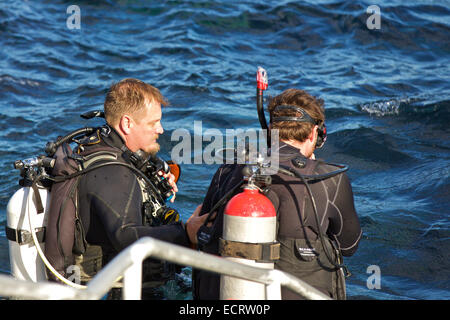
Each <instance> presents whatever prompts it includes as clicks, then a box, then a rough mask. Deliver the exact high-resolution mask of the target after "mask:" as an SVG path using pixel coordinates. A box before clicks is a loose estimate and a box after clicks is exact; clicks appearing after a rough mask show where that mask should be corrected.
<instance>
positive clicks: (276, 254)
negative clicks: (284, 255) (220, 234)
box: [219, 238, 280, 262]
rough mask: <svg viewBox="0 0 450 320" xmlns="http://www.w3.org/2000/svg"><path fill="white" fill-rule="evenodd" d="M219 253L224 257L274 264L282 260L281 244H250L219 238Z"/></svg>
mask: <svg viewBox="0 0 450 320" xmlns="http://www.w3.org/2000/svg"><path fill="white" fill-rule="evenodd" d="M219 253H220V254H221V255H222V256H224V257H235V258H242V259H248V260H256V262H274V261H276V260H278V259H280V243H279V242H268V243H249V242H239V241H231V240H225V239H222V238H219Z"/></svg>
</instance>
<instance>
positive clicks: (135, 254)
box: [0, 237, 330, 300]
mask: <svg viewBox="0 0 450 320" xmlns="http://www.w3.org/2000/svg"><path fill="white" fill-rule="evenodd" d="M150 256H151V257H153V258H158V259H161V260H166V261H169V262H173V263H176V264H180V265H185V266H191V267H193V268H196V269H202V270H206V271H210V272H215V273H219V274H223V275H227V276H231V277H236V278H240V279H244V280H249V281H254V282H258V283H262V284H264V285H265V287H266V297H267V299H268V300H277V299H281V286H285V287H287V288H289V289H291V290H292V291H294V292H296V293H298V294H300V295H302V296H303V297H305V298H307V299H311V300H329V299H330V298H329V297H328V296H326V295H325V294H323V293H322V292H320V291H318V290H317V289H315V288H313V287H312V286H310V285H308V284H307V283H305V282H304V281H302V280H300V279H298V278H296V277H294V276H292V275H290V274H288V273H286V272H282V271H280V270H276V269H262V268H258V267H253V266H249V265H245V264H241V263H238V262H234V261H230V260H228V259H224V258H221V257H218V256H215V255H211V254H207V253H203V252H199V251H196V250H192V249H188V248H185V247H182V246H179V245H175V244H171V243H168V242H164V241H160V240H156V239H153V238H149V237H145V238H142V239H140V240H138V241H136V242H135V243H134V244H132V245H131V246H129V247H128V248H126V249H125V250H123V251H122V252H121V253H120V254H118V255H117V256H116V257H115V258H114V259H113V260H112V261H111V262H110V263H108V264H107V265H106V266H105V267H104V268H103V269H102V270H101V271H100V272H99V273H98V274H97V275H96V276H95V277H94V278H93V279H92V280H91V281H90V282H89V283H88V285H87V287H86V289H76V288H72V287H69V286H67V285H63V284H58V283H51V282H37V283H35V282H30V281H23V280H16V279H14V278H12V277H10V276H6V275H0V296H3V297H16V298H24V299H39V300H44V299H45V300H47V299H52V300H53V299H58V300H59V299H81V300H92V299H101V298H102V297H104V296H105V294H107V293H108V291H109V290H110V289H111V287H112V285H113V283H114V282H115V280H116V279H117V278H118V277H120V276H123V291H122V295H123V299H125V300H138V299H140V298H141V283H142V262H143V261H144V259H146V258H148V257H150Z"/></svg>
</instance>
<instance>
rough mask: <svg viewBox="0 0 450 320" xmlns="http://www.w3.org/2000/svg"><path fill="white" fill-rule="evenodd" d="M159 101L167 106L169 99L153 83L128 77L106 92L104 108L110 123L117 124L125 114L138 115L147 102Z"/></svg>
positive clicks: (107, 120)
mask: <svg viewBox="0 0 450 320" xmlns="http://www.w3.org/2000/svg"><path fill="white" fill-rule="evenodd" d="M154 101H156V102H158V103H160V104H162V105H165V106H167V105H168V104H169V101H168V100H167V99H166V98H165V97H164V96H163V95H162V94H161V92H159V90H158V89H157V88H155V87H153V86H152V85H150V84H148V83H145V82H143V81H141V80H138V79H133V78H128V79H123V80H121V81H119V82H117V83H114V84H113V85H112V86H111V87H110V88H109V90H108V93H107V94H106V98H105V103H104V110H105V119H106V122H107V123H108V124H109V125H112V126H115V125H117V124H118V123H119V121H120V118H121V117H122V116H123V115H124V114H130V115H132V116H136V118H137V117H138V115H139V113H140V112H141V111H143V110H144V108H145V105H146V103H151V102H154Z"/></svg>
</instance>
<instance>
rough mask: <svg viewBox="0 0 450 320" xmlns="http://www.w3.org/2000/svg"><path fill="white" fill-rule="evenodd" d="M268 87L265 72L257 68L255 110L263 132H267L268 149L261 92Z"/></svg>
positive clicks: (268, 134)
mask: <svg viewBox="0 0 450 320" xmlns="http://www.w3.org/2000/svg"><path fill="white" fill-rule="evenodd" d="M268 86H269V81H268V77H267V71H266V70H265V69H264V68H262V67H258V71H257V72H256V109H257V110H258V119H259V123H260V124H261V128H262V129H263V130H267V147H268V148H270V130H269V127H268V126H267V121H266V116H265V115H264V103H263V92H264V90H266V89H267V87H268Z"/></svg>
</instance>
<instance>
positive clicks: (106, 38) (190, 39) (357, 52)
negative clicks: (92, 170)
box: [0, 0, 450, 299]
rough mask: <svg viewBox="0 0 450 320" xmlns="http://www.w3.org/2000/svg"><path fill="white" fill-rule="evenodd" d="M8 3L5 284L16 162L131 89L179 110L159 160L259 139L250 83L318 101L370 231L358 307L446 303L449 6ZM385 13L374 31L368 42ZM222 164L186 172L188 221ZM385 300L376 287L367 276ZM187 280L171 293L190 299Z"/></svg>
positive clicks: (1, 259)
mask: <svg viewBox="0 0 450 320" xmlns="http://www.w3.org/2000/svg"><path fill="white" fill-rule="evenodd" d="M73 4H74V3H73V2H72V1H13V0H8V1H2V2H0V48H1V49H0V126H1V128H2V131H1V132H0V169H1V170H0V224H1V231H0V271H1V272H3V273H8V272H9V257H8V250H7V240H6V238H5V233H4V231H3V226H4V225H5V221H6V214H5V211H6V205H7V203H8V199H9V198H10V197H11V195H12V194H13V193H14V192H15V191H16V190H17V189H18V188H19V186H18V179H19V172H18V171H16V170H14V169H13V167H12V163H13V162H14V161H15V160H18V159H24V158H28V157H32V156H35V155H39V154H42V153H43V150H44V146H45V144H46V142H47V141H49V140H53V139H55V138H56V137H57V136H58V135H63V134H64V133H66V132H68V131H70V130H73V129H76V128H79V127H84V126H89V125H99V124H101V122H100V121H98V120H91V121H90V122H89V121H87V120H83V119H81V118H80V116H79V115H80V114H81V113H83V112H86V111H90V110H94V109H101V108H102V105H103V101H104V97H105V93H106V91H107V89H108V87H109V86H110V85H111V84H112V83H113V82H116V81H119V80H121V79H123V78H127V77H133V78H138V79H141V80H143V81H146V82H148V83H151V84H153V85H154V86H156V87H158V88H159V89H160V90H161V91H162V93H163V94H164V95H165V96H166V97H167V98H168V99H169V100H170V102H171V105H170V106H169V107H166V108H165V109H164V111H163V126H164V129H165V134H164V136H163V137H161V138H160V143H161V147H162V148H161V155H162V156H163V157H165V158H166V159H167V158H169V157H170V152H171V150H172V148H173V147H174V145H175V144H176V143H177V141H172V140H171V134H172V133H173V132H174V130H176V129H178V128H185V129H187V130H188V131H189V132H192V133H193V128H194V121H199V120H201V121H202V127H203V130H207V129H210V128H217V129H219V130H221V131H222V132H225V130H226V129H237V128H243V129H250V128H254V129H257V128H259V123H258V119H257V114H256V106H255V92H256V90H255V74H256V68H257V66H259V65H260V66H263V67H264V68H265V69H266V70H267V72H268V74H269V89H268V91H267V93H266V97H265V98H266V99H265V102H266V103H267V96H268V95H271V96H274V95H277V94H279V93H280V92H282V91H283V90H285V89H287V88H293V87H295V88H301V89H304V90H307V91H308V92H310V93H311V94H313V95H316V96H319V97H321V98H322V99H324V100H325V108H326V117H327V127H328V132H329V135H328V140H327V143H326V145H325V147H324V148H323V149H321V150H320V151H319V152H318V153H317V155H318V156H319V157H321V158H324V159H326V160H329V161H334V162H340V163H346V164H348V165H349V166H350V170H349V172H348V174H349V176H350V178H351V181H352V185H353V190H354V195H355V205H356V209H357V211H358V215H359V217H360V221H361V225H362V228H363V231H364V234H363V238H362V241H361V244H360V247H359V250H358V251H357V253H356V254H355V255H354V256H353V257H350V258H347V259H346V263H347V265H348V267H349V269H350V271H351V272H352V274H353V275H352V276H351V277H350V278H348V280H347V290H348V292H347V294H348V296H349V298H350V299H449V298H450V259H449V258H450V257H449V252H450V231H449V227H450V222H449V213H450V211H449V199H450V181H449V168H450V161H449V160H450V152H449V151H450V132H449V125H448V124H449V121H450V82H449V78H450V59H449V58H450V41H449V39H450V36H449V35H450V1H444V0H442V1H425V0H423V1H420V0H412V1H408V2H405V1H372V2H368V1H360V0H358V1H325V0H323V1H287V0H285V1H271V2H270V3H269V2H268V1H262V0H255V1H239V2H237V1H236V2H235V1H224V0H213V1H201V0H191V1H131V0H130V1H125V0H122V1H76V5H77V6H78V8H79V9H80V21H79V22H80V24H79V27H80V28H79V29H77V28H75V29H71V27H73V26H76V24H75V25H74V22H76V20H74V19H73V18H74V16H73V13H74V12H72V11H69V13H68V12H67V9H68V8H69V7H70V6H71V5H73ZM371 5H377V6H378V8H379V9H380V25H379V27H380V28H379V29H369V28H368V26H367V20H368V19H369V18H370V17H371V15H372V14H373V13H372V12H370V13H367V8H368V7H369V6H371ZM216 168H217V165H209V166H208V165H195V164H186V165H183V167H182V178H181V180H180V182H179V184H178V186H179V189H180V192H179V194H178V195H177V200H176V202H175V207H176V208H177V209H178V210H179V211H180V212H181V215H182V217H183V219H184V220H186V219H187V218H188V217H189V216H190V214H191V212H192V211H193V209H194V208H195V207H196V206H197V204H199V203H201V201H202V199H203V196H204V194H205V192H206V190H207V188H208V186H209V181H210V179H211V177H212V175H213V174H214V172H215V169H216ZM372 265H376V266H378V267H379V268H380V271H381V287H380V288H379V289H377V288H374V289H369V287H370V286H369V287H368V285H367V282H368V280H369V277H370V276H371V273H368V272H367V270H368V268H369V266H372ZM190 274H191V270H190V269H189V268H185V269H184V270H183V273H181V274H180V275H179V278H178V279H177V281H175V282H171V283H169V284H168V285H167V286H166V287H165V288H164V294H165V298H166V299H190V298H191V294H190V292H189V288H190V285H191V283H190Z"/></svg>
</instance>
